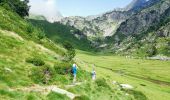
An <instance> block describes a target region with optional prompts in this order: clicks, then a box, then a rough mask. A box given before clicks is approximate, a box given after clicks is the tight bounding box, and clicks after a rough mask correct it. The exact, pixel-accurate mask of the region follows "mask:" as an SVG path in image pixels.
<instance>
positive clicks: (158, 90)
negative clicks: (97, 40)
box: [76, 51, 170, 100]
mask: <svg viewBox="0 0 170 100" xmlns="http://www.w3.org/2000/svg"><path fill="white" fill-rule="evenodd" d="M76 60H77V61H78V62H80V64H81V65H82V66H84V69H86V70H88V71H91V70H92V66H93V64H95V66H96V71H97V76H98V77H105V78H106V79H107V80H110V84H111V82H112V81H113V80H115V81H118V82H120V83H128V84H131V85H133V86H134V87H135V90H137V91H141V92H142V93H144V94H145V95H146V96H147V98H148V99H149V100H169V99H170V95H169V94H170V89H169V88H170V81H169V80H170V78H169V77H170V76H169V73H170V67H169V65H170V62H169V61H157V60H142V59H130V58H125V57H120V56H109V55H102V54H94V53H88V52H82V51H79V52H78V54H77V57H76ZM153 80H154V81H153ZM156 80H157V81H156ZM162 81H163V82H162ZM144 85H146V86H144ZM141 99H142V98H141Z"/></svg>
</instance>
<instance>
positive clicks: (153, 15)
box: [117, 0, 170, 36]
mask: <svg viewBox="0 0 170 100" xmlns="http://www.w3.org/2000/svg"><path fill="white" fill-rule="evenodd" d="M169 7H170V2H169V0H167V1H164V2H159V3H157V4H156V5H154V6H151V7H149V8H147V9H144V10H142V11H140V12H139V13H137V14H135V15H133V16H132V17H131V18H129V19H127V20H126V21H125V22H123V23H122V24H121V25H120V27H119V28H118V30H117V32H118V33H121V34H124V35H127V36H129V35H132V34H140V33H142V32H144V31H146V30H147V29H148V28H149V27H150V26H153V25H154V24H156V23H159V22H160V19H161V15H163V14H164V13H165V11H166V10H167V9H168V8H169Z"/></svg>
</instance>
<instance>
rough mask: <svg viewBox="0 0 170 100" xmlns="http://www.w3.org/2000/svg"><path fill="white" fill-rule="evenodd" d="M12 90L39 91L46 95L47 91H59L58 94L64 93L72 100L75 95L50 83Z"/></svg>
mask: <svg viewBox="0 0 170 100" xmlns="http://www.w3.org/2000/svg"><path fill="white" fill-rule="evenodd" d="M13 90H19V91H24V92H31V91H34V92H40V93H42V94H45V95H47V94H48V93H50V92H51V91H53V92H56V93H59V94H64V95H66V96H68V97H69V98H70V99H71V100H73V99H74V98H75V97H76V96H77V95H76V94H74V93H71V92H68V91H66V90H64V89H61V88H58V87H57V86H55V85H51V86H40V85H33V86H30V87H24V88H17V89H13Z"/></svg>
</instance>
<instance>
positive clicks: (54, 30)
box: [29, 19, 92, 51]
mask: <svg viewBox="0 0 170 100" xmlns="http://www.w3.org/2000/svg"><path fill="white" fill-rule="evenodd" d="M29 21H30V22H31V23H32V24H33V25H34V26H35V27H38V28H40V29H42V30H43V31H44V33H45V35H46V36H47V37H48V38H49V39H51V40H53V41H54V42H55V43H58V44H61V45H63V44H64V43H65V42H69V43H70V44H71V45H73V46H74V47H75V48H76V49H80V50H86V51H87V50H90V49H92V45H91V43H90V41H88V40H87V37H86V36H85V35H84V34H83V33H82V32H81V31H80V30H78V29H76V28H74V27H71V26H66V25H63V24H60V23H58V22H54V23H49V22H48V21H46V20H31V19H29Z"/></svg>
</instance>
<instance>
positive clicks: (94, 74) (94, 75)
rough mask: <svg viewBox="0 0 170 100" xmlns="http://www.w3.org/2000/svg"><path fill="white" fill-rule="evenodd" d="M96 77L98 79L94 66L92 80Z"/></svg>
mask: <svg viewBox="0 0 170 100" xmlns="http://www.w3.org/2000/svg"><path fill="white" fill-rule="evenodd" d="M95 79H96V71H95V70H94V68H93V71H92V80H95Z"/></svg>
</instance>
